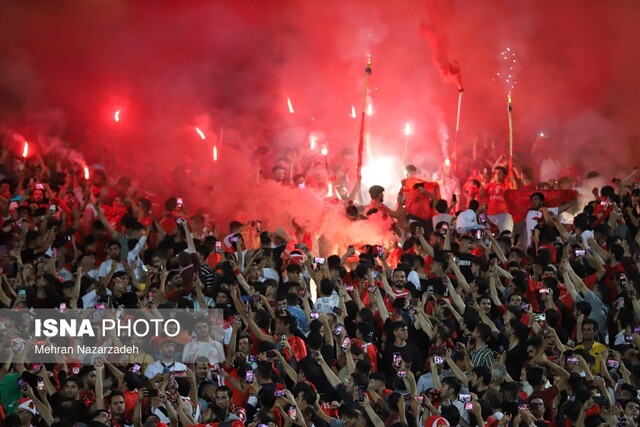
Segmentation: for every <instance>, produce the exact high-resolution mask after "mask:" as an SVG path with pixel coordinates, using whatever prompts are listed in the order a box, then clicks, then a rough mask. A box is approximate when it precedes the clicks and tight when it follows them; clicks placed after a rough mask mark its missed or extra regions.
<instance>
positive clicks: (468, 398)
mask: <svg viewBox="0 0 640 427" xmlns="http://www.w3.org/2000/svg"><path fill="white" fill-rule="evenodd" d="M458 401H459V402H462V403H467V402H471V395H470V394H459V395H458Z"/></svg>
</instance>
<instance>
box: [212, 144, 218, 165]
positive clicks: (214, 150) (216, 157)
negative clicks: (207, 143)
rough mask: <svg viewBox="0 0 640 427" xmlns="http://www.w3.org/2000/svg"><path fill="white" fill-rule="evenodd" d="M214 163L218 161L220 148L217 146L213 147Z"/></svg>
mask: <svg viewBox="0 0 640 427" xmlns="http://www.w3.org/2000/svg"><path fill="white" fill-rule="evenodd" d="M213 161H214V162H217V161H218V147H217V146H215V145H214V146H213Z"/></svg>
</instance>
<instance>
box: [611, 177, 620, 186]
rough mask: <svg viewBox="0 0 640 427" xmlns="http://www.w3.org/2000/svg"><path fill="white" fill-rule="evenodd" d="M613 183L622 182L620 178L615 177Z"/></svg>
mask: <svg viewBox="0 0 640 427" xmlns="http://www.w3.org/2000/svg"><path fill="white" fill-rule="evenodd" d="M611 183H612V184H616V185H617V184H620V178H613V179H612V180H611Z"/></svg>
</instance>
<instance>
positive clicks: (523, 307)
mask: <svg viewBox="0 0 640 427" xmlns="http://www.w3.org/2000/svg"><path fill="white" fill-rule="evenodd" d="M530 308H531V304H529V303H527V302H522V303H520V311H522V312H523V313H524V312H525V311H529V309H530Z"/></svg>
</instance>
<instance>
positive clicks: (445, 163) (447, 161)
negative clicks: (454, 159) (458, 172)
mask: <svg viewBox="0 0 640 427" xmlns="http://www.w3.org/2000/svg"><path fill="white" fill-rule="evenodd" d="M444 165H445V166H447V167H449V166H451V160H449V159H448V158H447V159H444Z"/></svg>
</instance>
